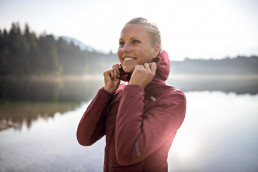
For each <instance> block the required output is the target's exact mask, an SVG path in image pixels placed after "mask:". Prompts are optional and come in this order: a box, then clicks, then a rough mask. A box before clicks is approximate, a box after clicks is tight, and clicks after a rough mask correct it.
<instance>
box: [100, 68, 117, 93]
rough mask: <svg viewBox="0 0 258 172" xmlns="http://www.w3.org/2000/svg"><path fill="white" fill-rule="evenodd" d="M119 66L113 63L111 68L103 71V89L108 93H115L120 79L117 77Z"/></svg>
mask: <svg viewBox="0 0 258 172" xmlns="http://www.w3.org/2000/svg"><path fill="white" fill-rule="evenodd" d="M120 67H121V66H120V65H119V64H115V65H113V66H112V69H111V70H108V71H106V72H104V73H103V75H104V82H105V86H104V89H105V90H106V91H107V92H109V93H115V91H116V90H117V88H118V86H119V84H120V79H118V77H119V75H120V72H119V68H120Z"/></svg>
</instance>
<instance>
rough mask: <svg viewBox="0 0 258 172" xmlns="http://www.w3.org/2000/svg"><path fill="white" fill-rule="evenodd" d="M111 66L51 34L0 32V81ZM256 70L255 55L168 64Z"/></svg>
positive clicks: (176, 68) (106, 57)
mask: <svg viewBox="0 0 258 172" xmlns="http://www.w3.org/2000/svg"><path fill="white" fill-rule="evenodd" d="M186 51H187V50H186ZM172 59H173V57H172ZM114 63H119V61H118V58H117V55H116V54H114V53H109V54H108V53H107V54H105V53H100V52H97V51H89V50H83V49H81V48H80V47H79V46H77V45H75V44H74V43H73V42H68V41H66V40H65V39H63V38H62V37H59V38H55V36H54V35H51V34H46V33H43V34H41V35H39V36H37V34H36V33H35V32H33V31H32V30H31V29H30V27H29V25H28V24H25V26H24V28H23V29H22V28H21V27H20V24H19V23H12V25H11V27H10V30H6V29H0V77H8V76H18V77H19V76H64V75H83V74H101V73H103V71H104V70H106V69H108V68H111V66H112V64H114ZM257 66H258V57H257V56H256V55H253V56H249V57H247V56H237V57H234V58H229V57H227V58H224V59H219V60H214V59H209V60H204V59H190V58H185V60H184V61H171V72H172V73H174V74H236V75H240V74H258V68H257Z"/></svg>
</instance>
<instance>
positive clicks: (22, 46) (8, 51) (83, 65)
mask: <svg viewBox="0 0 258 172" xmlns="http://www.w3.org/2000/svg"><path fill="white" fill-rule="evenodd" d="M116 60H117V58H116V55H115V54H112V53H110V54H103V53H98V52H94V51H93V52H91V51H87V50H81V49H80V48H79V47H78V46H76V45H75V44H74V43H72V42H70V43H68V42H67V41H65V40H64V39H62V38H59V39H55V38H54V36H53V35H50V34H45V33H44V34H41V35H40V36H37V35H36V33H35V32H33V31H31V29H30V27H29V25H28V24H26V25H25V27H24V29H21V27H20V25H19V23H12V26H11V28H10V30H9V31H7V30H6V29H3V30H0V76H32V75H36V76H45V75H47V76H49V75H54V76H60V75H81V74H85V73H90V74H92V73H99V72H100V68H105V66H106V65H108V64H109V63H110V65H111V64H112V63H113V62H114V61H116ZM93 64H94V65H93ZM111 66H112V65H111ZM101 72H102V71H101Z"/></svg>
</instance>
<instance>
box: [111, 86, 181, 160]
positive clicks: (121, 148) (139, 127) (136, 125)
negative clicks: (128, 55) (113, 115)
mask: <svg viewBox="0 0 258 172" xmlns="http://www.w3.org/2000/svg"><path fill="white" fill-rule="evenodd" d="M156 101H157V102H156V104H155V105H154V106H153V107H152V108H151V109H150V110H149V111H147V112H144V90H143V89H142V88H141V87H139V86H137V85H127V86H126V87H125V89H124V93H123V94H122V97H121V102H120V105H119V109H118V114H117V120H116V129H115V148H116V149H115V150H116V156H117V160H118V162H119V163H120V164H121V165H130V164H135V163H138V162H140V161H142V160H144V159H145V158H146V157H148V156H149V155H150V154H152V153H153V152H154V151H155V150H157V149H158V148H159V147H160V146H161V145H162V144H163V143H164V142H165V141H166V140H167V139H168V138H169V136H171V134H173V133H175V132H176V131H177V129H178V128H179V127H180V125H181V124H182V122H183V120H184V117H185V111H186V99H185V96H184V94H183V93H182V92H181V94H178V95H176V96H172V97H167V98H163V99H160V100H158V99H157V100H156Z"/></svg>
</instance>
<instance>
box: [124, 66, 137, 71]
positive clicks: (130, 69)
mask: <svg viewBox="0 0 258 172" xmlns="http://www.w3.org/2000/svg"><path fill="white" fill-rule="evenodd" d="M134 67H135V66H123V70H124V71H125V72H126V73H132V72H133V70H134Z"/></svg>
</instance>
